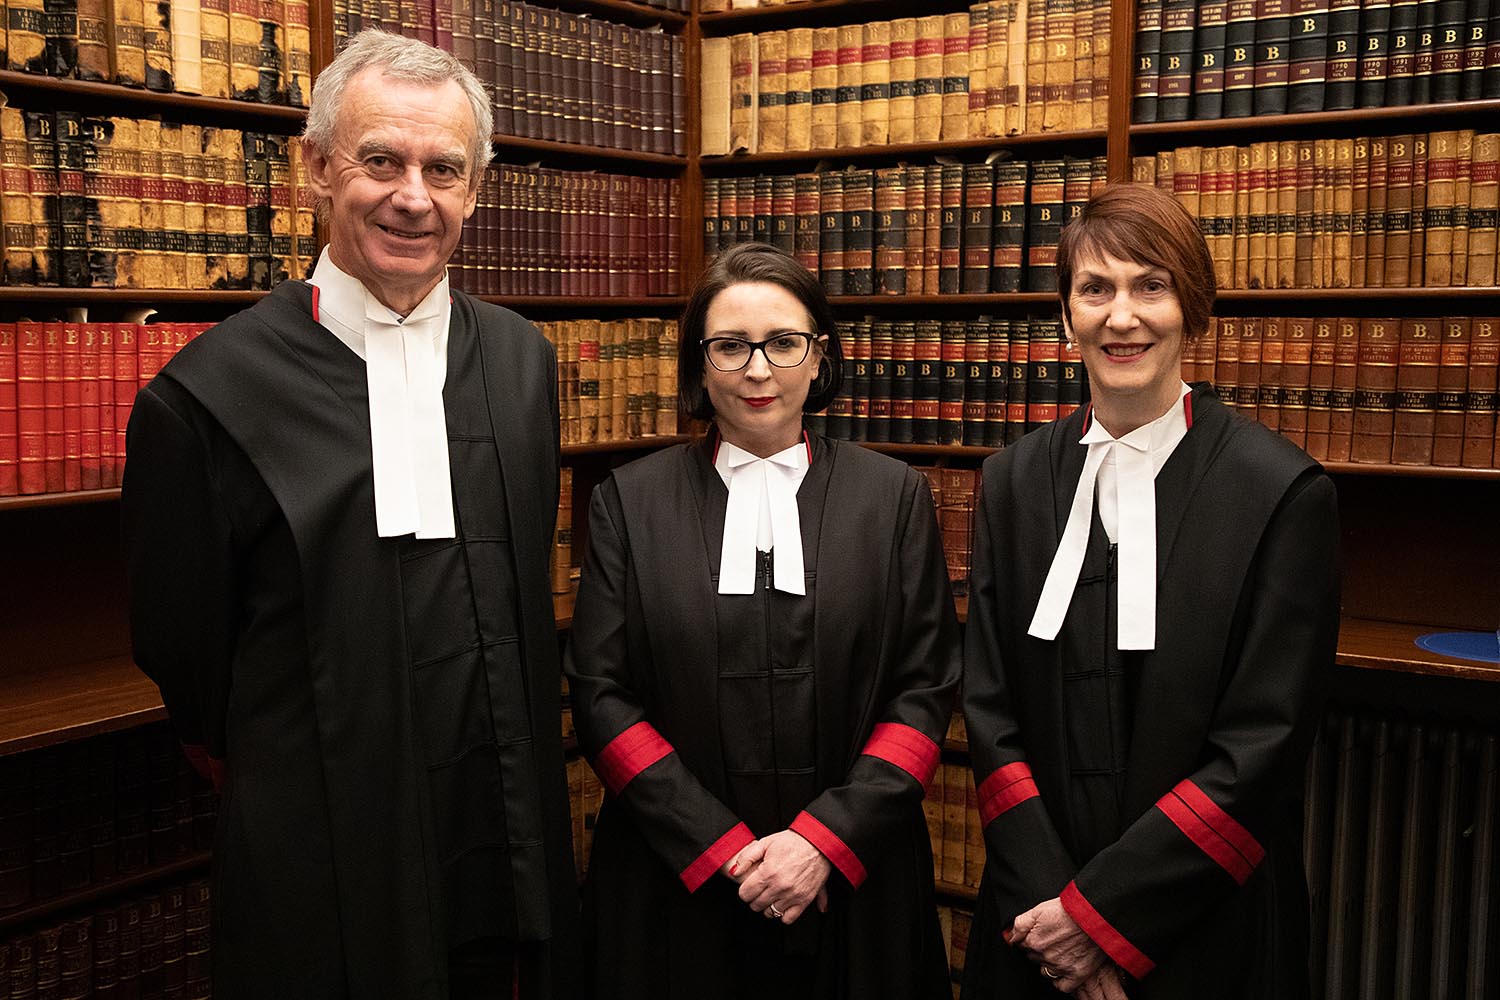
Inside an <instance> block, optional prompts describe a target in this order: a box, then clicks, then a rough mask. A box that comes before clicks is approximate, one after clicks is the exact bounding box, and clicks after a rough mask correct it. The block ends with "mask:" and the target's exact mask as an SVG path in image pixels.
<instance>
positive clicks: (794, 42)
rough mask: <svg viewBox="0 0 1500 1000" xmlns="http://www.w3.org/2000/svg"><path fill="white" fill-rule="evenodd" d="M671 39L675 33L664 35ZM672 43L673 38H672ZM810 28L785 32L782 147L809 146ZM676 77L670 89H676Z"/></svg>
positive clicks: (810, 89)
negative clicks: (784, 120) (784, 104)
mask: <svg viewBox="0 0 1500 1000" xmlns="http://www.w3.org/2000/svg"><path fill="white" fill-rule="evenodd" d="M668 37H670V38H673V39H675V37H676V36H668ZM674 44H675V42H674ZM812 61H813V29H811V28H792V29H790V30H789V31H787V33H786V148H787V149H789V150H794V151H795V150H805V149H812V148H813V147H812V94H813V84H812V66H813V62H812ZM680 90H681V87H680V81H679V84H678V85H677V87H676V89H675V90H674V93H676V92H680Z"/></svg>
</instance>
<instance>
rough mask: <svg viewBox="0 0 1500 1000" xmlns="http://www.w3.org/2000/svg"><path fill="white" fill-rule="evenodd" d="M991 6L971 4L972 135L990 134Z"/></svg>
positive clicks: (986, 3) (970, 121)
mask: <svg viewBox="0 0 1500 1000" xmlns="http://www.w3.org/2000/svg"><path fill="white" fill-rule="evenodd" d="M989 100H990V5H989V3H988V2H982V3H975V4H970V5H969V124H968V130H969V135H970V136H971V137H973V138H978V137H979V136H982V135H988V134H989V127H988V124H987V120H988V111H987V109H988V108H989Z"/></svg>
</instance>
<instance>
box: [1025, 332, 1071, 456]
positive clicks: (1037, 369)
mask: <svg viewBox="0 0 1500 1000" xmlns="http://www.w3.org/2000/svg"><path fill="white" fill-rule="evenodd" d="M1026 339H1027V341H1028V342H1029V344H1030V349H1029V351H1028V353H1027V361H1026V429H1027V430H1035V429H1036V428H1038V427H1041V426H1042V425H1043V424H1049V423H1051V422H1052V421H1054V420H1056V419H1057V402H1058V390H1059V375H1060V371H1059V369H1060V367H1061V363H1060V362H1061V358H1062V321H1061V320H1055V319H1034V320H1031V321H1030V323H1029V324H1028V327H1027V335H1026Z"/></svg>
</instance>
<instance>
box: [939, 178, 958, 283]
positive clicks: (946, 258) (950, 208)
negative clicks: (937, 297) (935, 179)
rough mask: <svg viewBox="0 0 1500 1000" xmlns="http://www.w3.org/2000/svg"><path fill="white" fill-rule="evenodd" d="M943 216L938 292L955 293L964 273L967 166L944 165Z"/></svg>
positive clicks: (940, 225) (940, 230)
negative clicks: (964, 214)
mask: <svg viewBox="0 0 1500 1000" xmlns="http://www.w3.org/2000/svg"><path fill="white" fill-rule="evenodd" d="M941 176H942V182H941V183H942V196H943V201H942V209H941V211H942V218H941V221H940V222H939V224H938V246H939V248H940V253H939V255H938V293H939V294H941V295H956V294H958V291H959V289H960V287H961V285H962V273H963V237H964V226H963V211H964V168H963V165H962V164H957V163H945V164H943V165H942V172H941Z"/></svg>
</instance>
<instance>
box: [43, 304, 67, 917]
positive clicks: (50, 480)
mask: <svg viewBox="0 0 1500 1000" xmlns="http://www.w3.org/2000/svg"><path fill="white" fill-rule="evenodd" d="M62 341H63V325H62V323H61V322H59V321H53V320H48V321H46V322H44V323H42V431H43V433H42V449H43V450H42V475H43V479H44V482H45V483H46V492H48V493H61V492H63V491H64V490H65V489H67V485H66V482H67V480H66V476H67V443H66V435H67V430H66V428H65V426H64V424H65V422H66V420H67V416H66V412H67V403H66V401H65V395H64V393H65V390H64V388H63V342H62ZM52 846H53V849H54V851H55V848H56V844H55V842H54V844H53V845H52ZM51 860H52V863H53V868H52V872H51V874H50V876H49V881H48V886H49V888H48V889H47V892H46V893H44V895H52V894H54V893H55V892H56V891H57V889H58V885H57V874H56V855H55V853H54V854H53V856H52V859H51ZM38 877H39V878H40V874H39V875H38ZM41 888H42V886H41V885H39V886H38V889H39V890H40V889H41ZM39 894H43V893H40V892H39Z"/></svg>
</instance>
